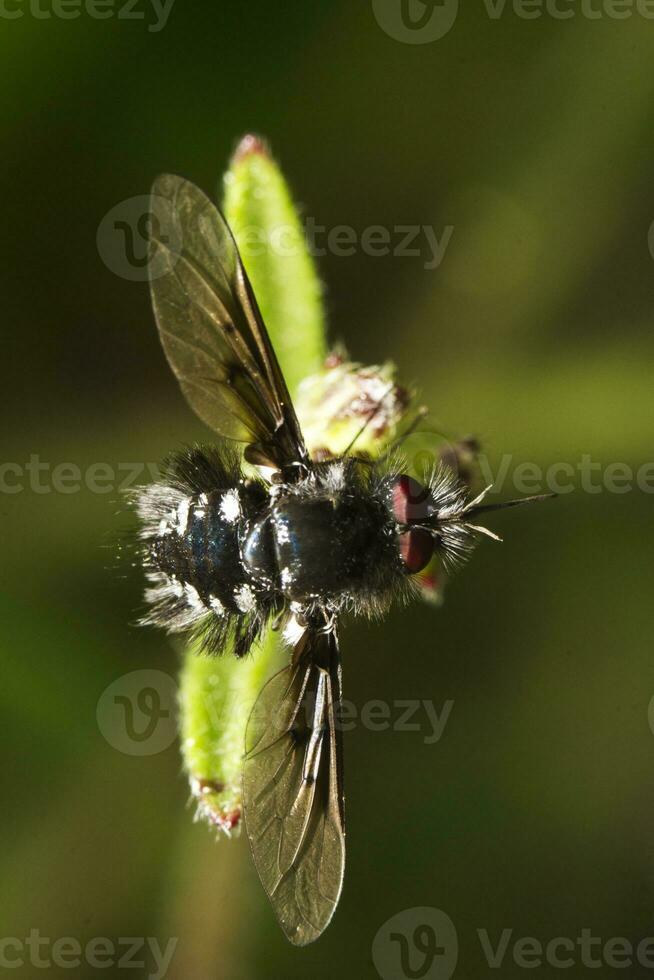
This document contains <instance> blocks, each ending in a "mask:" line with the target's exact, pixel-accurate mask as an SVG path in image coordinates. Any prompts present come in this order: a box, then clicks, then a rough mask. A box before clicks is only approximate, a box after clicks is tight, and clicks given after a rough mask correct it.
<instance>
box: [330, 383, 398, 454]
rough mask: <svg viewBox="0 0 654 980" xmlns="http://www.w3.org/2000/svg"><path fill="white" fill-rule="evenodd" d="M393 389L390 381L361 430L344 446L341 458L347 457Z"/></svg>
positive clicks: (393, 385) (393, 384)
mask: <svg viewBox="0 0 654 980" xmlns="http://www.w3.org/2000/svg"><path fill="white" fill-rule="evenodd" d="M394 387H395V383H394V382H393V381H391V383H390V384H389V386H388V388H387V389H386V391H384V392H383V394H382V395H380V397H379V398H378V399H377V401H376V402H375V404H374V405H373V407H372V409H371V410H370V412H368V414H367V416H366V420H365V422H364V423H363V425H362V426H361V428H360V429H359V431H358V432H356V433H355V435H354V438H353V439H352V440H351V441H350V443H349V445H348V446H346V448H345V450H344V452H343V456H349V454H350V451H351V449H352V447H353V446H354V445H355V443H356V442H357V441H358V440H359V439H360V438H361V436H362V435H363V433H364V432H365V431H366V429H367V428H368V426H369V425H370V423H371V422H372V421H373V419H374V417H375V415H376V414H377V412H378V411H379V410H380V408H381V407H382V405H383V404H384V401H385V400H386V398H387V397H388V395H390V393H391V392H392V390H393V388H394Z"/></svg>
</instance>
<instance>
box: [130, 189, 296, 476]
mask: <svg viewBox="0 0 654 980" xmlns="http://www.w3.org/2000/svg"><path fill="white" fill-rule="evenodd" d="M150 248H151V252H150V261H149V270H150V288H151V293H152V305H153V307H154V313H155V318H156V321H157V326H158V328H159V334H160V336H161V342H162V344H163V348H164V351H165V352H166V356H167V358H168V361H169V363H170V366H171V367H172V369H173V371H174V373H175V375H176V377H177V379H178V380H179V383H180V385H181V388H182V391H183V392H184V394H185V395H186V398H187V399H188V401H189V403H190V405H191V406H192V408H193V409H194V410H195V411H196V412H197V414H198V415H199V416H200V418H201V419H202V420H203V421H204V422H206V423H207V425H209V426H211V428H212V429H214V430H215V431H216V432H218V433H220V434H221V435H222V436H225V437H227V438H228V439H237V440H239V441H241V442H245V443H247V444H248V450H246V455H247V457H248V458H249V459H250V460H251V461H252V462H260V463H265V464H266V465H272V466H274V467H276V468H280V469H281V468H283V467H284V466H288V465H290V464H292V463H294V462H302V461H304V460H305V459H306V450H305V447H304V442H303V439H302V435H301V432H300V427H299V424H298V421H297V417H296V415H295V411H294V409H293V405H292V403H291V399H290V396H289V393H288V389H287V387H286V383H285V381H284V377H283V375H282V372H281V369H280V367H279V363H278V361H277V358H276V356H275V352H274V351H273V349H272V346H271V343H270V339H269V337H268V334H267V332H266V328H265V326H264V324H263V320H262V318H261V314H260V312H259V308H258V306H257V302H256V299H255V298H254V294H253V292H252V287H251V285H250V283H249V281H248V278H247V275H246V273H245V269H244V268H243V264H242V262H241V259H240V256H239V253H238V249H237V247H236V243H235V241H234V238H233V237H232V234H231V232H230V230H229V227H228V225H227V222H226V221H225V219H224V218H223V216H222V215H221V213H220V211H219V210H218V209H217V208H216V207H215V206H214V205H213V204H212V203H211V201H210V200H209V199H208V198H207V197H206V196H205V195H204V194H203V193H202V191H200V190H198V188H197V187H195V186H194V185H193V184H191V183H189V182H188V181H186V180H183V179H182V178H181V177H175V176H172V175H170V174H164V175H163V176H161V177H158V178H157V180H156V181H155V182H154V185H153V187H152V198H151V215H150Z"/></svg>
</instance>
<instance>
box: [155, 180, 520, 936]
mask: <svg viewBox="0 0 654 980" xmlns="http://www.w3.org/2000/svg"><path fill="white" fill-rule="evenodd" d="M152 194H153V198H152V201H153V211H154V213H155V215H156V217H157V222H156V223H153V225H152V233H151V240H152V248H153V253H152V258H151V263H150V266H151V270H152V272H151V290H152V301H153V306H154V312H155V317H156V321H157V326H158V328H159V333H160V336H161V341H162V344H163V347H164V350H165V353H166V356H167V358H168V361H169V363H170V366H171V367H172V369H173V371H174V373H175V375H176V376H177V378H178V380H179V383H180V385H181V388H182V391H183V392H184V394H185V395H186V398H187V399H188V401H189V403H190V404H191V406H192V407H193V408H194V409H195V411H196V412H197V413H198V415H199V416H200V418H202V419H203V420H204V422H206V423H207V424H208V425H209V426H210V427H211V428H212V429H213V430H214V431H215V432H217V433H218V435H219V436H220V437H221V439H220V441H219V442H218V443H217V445H215V446H213V447H211V448H194V449H190V450H187V451H186V452H183V453H179V454H177V455H175V456H173V457H172V458H171V460H170V462H169V466H168V472H167V476H166V478H165V480H164V481H162V482H161V483H158V484H155V485H153V486H151V487H149V488H146V489H144V490H143V491H141V492H140V494H139V497H138V511H139V514H140V517H141V520H142V531H141V538H142V541H143V559H144V563H145V566H146V570H147V574H148V577H149V579H150V583H151V584H150V588H149V589H148V590H147V593H146V598H147V600H148V603H149V613H148V615H147V616H146V617H145V619H144V622H148V623H152V624H155V625H158V626H162V627H164V628H166V629H167V630H169V631H172V632H184V631H191V632H193V633H195V634H196V635H198V636H201V637H202V642H203V645H204V647H205V648H206V649H207V650H208V651H209V652H211V653H221V652H223V651H224V650H226V649H227V648H228V647H232V648H233V649H234V651H235V653H236V656H237V657H242V656H244V655H245V654H246V653H247V652H248V650H249V649H250V647H251V646H252V644H253V643H254V641H255V640H256V639H257V638H258V637H259V636H260V635H261V633H262V631H263V630H264V628H265V627H266V626H267V625H268V624H270V623H272V622H273V621H275V622H277V623H280V622H281V623H283V624H284V626H285V635H286V637H287V639H288V640H289V641H290V643H291V644H292V647H293V652H292V657H291V661H290V664H289V666H288V667H286V668H285V669H284V670H282V671H281V672H280V673H278V674H277V675H275V676H274V677H273V678H272V680H270V681H269V682H268V683H267V684H266V685H265V687H264V688H263V690H262V692H261V693H260V695H259V698H258V700H257V702H256V704H255V707H254V709H253V711H252V715H251V717H250V720H249V723H248V727H247V735H246V747H245V756H244V765H243V787H242V788H243V806H244V813H245V822H246V827H247V833H248V837H249V840H250V845H251V849H252V854H253V857H254V861H255V864H256V867H257V870H258V873H259V876H260V878H261V881H262V884H263V886H264V888H265V890H266V892H267V894H268V896H269V898H270V901H271V902H272V905H273V907H274V909H275V911H276V913H277V916H278V918H279V921H280V924H281V926H282V928H283V930H284V932H285V933H286V935H287V936H288V938H289V939H290V940H291V942H293V943H295V944H297V945H304V944H306V943H309V942H312V941H313V940H314V939H316V938H317V937H318V936H319V935H320V934H321V933H322V931H323V930H324V929H325V927H326V926H327V924H328V923H329V921H330V919H331V917H332V915H333V912H334V909H335V907H336V904H337V902H338V899H339V896H340V892H341V887H342V881H343V870H344V863H345V836H344V817H343V771H342V746H341V734H340V731H339V725H338V724H337V719H338V713H339V704H340V701H341V665H340V655H339V648H338V638H337V621H338V617H339V616H340V615H341V614H342V613H344V612H354V613H357V614H366V615H369V616H378V615H380V614H382V613H384V612H385V611H386V609H387V608H388V606H389V604H390V602H391V600H393V599H394V598H397V597H400V598H402V597H404V598H410V597H411V596H412V595H413V594H417V591H418V589H417V587H416V585H415V579H414V576H415V574H416V573H418V572H420V571H421V570H422V569H423V568H424V567H425V566H426V565H427V563H428V562H429V560H430V559H431V557H432V555H433V553H434V551H435V550H436V551H438V552H439V553H440V554H441V555H442V557H443V559H444V560H445V562H446V563H449V564H452V563H457V562H459V561H460V560H462V559H464V558H465V557H466V556H467V554H468V552H469V551H470V549H471V548H472V546H473V544H474V541H475V538H476V537H477V535H478V534H479V533H481V532H484V533H487V534H491V532H489V531H487V530H486V529H484V528H481V527H478V526H477V525H476V524H473V523H471V521H472V518H473V517H474V515H476V514H478V513H479V512H480V511H482V510H490V509H495V508H494V507H493V506H488V505H483V504H482V503H481V498H482V497H483V494H482V495H480V497H478V498H476V499H475V500H472V501H468V500H467V491H466V490H465V489H464V488H463V487H462V485H460V484H459V483H458V482H457V480H456V479H455V477H454V476H453V475H452V474H451V473H450V471H449V470H447V469H441V470H439V471H436V472H435V473H434V474H433V475H432V477H431V478H429V479H428V480H427V481H426V485H425V486H422V485H421V484H420V483H418V482H417V481H416V480H415V479H413V478H412V477H410V476H408V475H406V474H405V473H404V472H402V466H401V464H399V463H397V462H393V457H392V455H391V457H389V458H388V459H386V460H384V461H378V462H375V461H373V460H371V459H369V458H367V457H361V458H358V457H356V456H355V455H353V454H352V453H346V454H345V455H343V456H341V457H338V458H333V459H328V460H327V461H322V462H315V461H312V459H311V458H310V457H309V454H308V452H307V449H306V447H305V444H304V442H303V438H302V432H301V430H300V425H299V423H298V419H297V417H296V414H295V411H294V409H293V404H292V402H291V399H290V396H289V393H288V390H287V387H286V383H285V381H284V377H283V375H282V372H281V370H280V366H279V364H278V361H277V358H276V356H275V352H274V350H273V348H272V346H271V343H270V340H269V338H268V334H267V332H266V328H265V326H264V323H263V321H262V318H261V314H260V312H259V309H258V306H257V302H256V299H255V297H254V294H253V291H252V287H251V285H250V283H249V280H248V277H247V275H246V273H245V270H244V268H243V264H242V262H241V259H240V256H239V253H238V250H237V247H236V244H235V241H234V239H233V237H232V234H231V232H230V230H229V227H228V225H227V223H226V222H225V220H224V218H223V217H222V215H221V214H220V212H219V211H218V209H217V208H216V207H214V205H213V204H212V203H211V202H210V201H209V199H208V198H207V197H206V196H205V195H204V194H203V193H202V192H201V191H199V190H198V189H197V188H196V187H195V186H194V185H193V184H191V183H189V182H188V181H185V180H183V179H181V178H179V177H175V176H170V175H165V176H162V177H160V178H158V179H157V181H156V182H155V184H154V186H153V191H152ZM171 243H174V245H173V244H171ZM227 440H236V441H237V442H240V443H244V444H245V447H246V448H245V452H244V456H245V459H246V460H247V461H248V462H249V463H251V464H255V465H256V466H258V467H260V468H261V470H260V472H261V473H268V474H269V479H264V478H263V476H262V477H261V478H256V479H253V478H252V477H251V476H248V475H246V474H245V473H244V472H243V469H242V466H241V461H240V457H239V455H238V454H237V453H236V452H235V451H234V449H232V448H231V447H230V444H229V442H228V441H227ZM512 503H513V502H512ZM500 506H506V505H500ZM491 536H494V535H492V534H491ZM273 721H274V724H273Z"/></svg>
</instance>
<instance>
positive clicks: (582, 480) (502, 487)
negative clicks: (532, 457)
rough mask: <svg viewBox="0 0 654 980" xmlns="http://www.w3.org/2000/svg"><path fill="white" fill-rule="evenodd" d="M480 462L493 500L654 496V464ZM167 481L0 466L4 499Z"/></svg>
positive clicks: (69, 465) (422, 463)
mask: <svg viewBox="0 0 654 980" xmlns="http://www.w3.org/2000/svg"><path fill="white" fill-rule="evenodd" d="M405 455H406V457H407V459H408V460H409V461H410V463H411V467H412V468H413V469H414V470H415V471H416V472H417V473H422V472H425V471H427V472H428V471H429V470H431V468H432V467H433V466H434V464H438V459H439V456H438V455H437V454H436V453H435V452H432V451H429V450H425V449H420V450H419V451H417V452H416V453H411V451H407V452H405ZM477 461H478V465H479V470H480V474H481V478H482V480H483V482H484V484H485V485H486V486H492V488H493V494H494V495H497V494H500V493H518V494H523V493H524V494H534V493H547V492H549V493H557V494H568V493H574V492H581V493H588V494H600V493H611V494H626V493H630V492H640V493H648V494H649V493H654V461H645V462H643V463H641V464H640V465H637V466H634V465H631V464H629V463H625V462H621V461H619V460H616V461H611V462H608V463H603V462H600V461H599V460H597V459H593V457H592V456H591V455H590V454H589V453H584V454H583V455H582V456H581V458H580V459H578V460H576V461H574V462H572V461H570V460H560V461H557V462H553V463H550V464H549V465H547V466H541V465H540V464H538V463H533V462H528V461H524V460H520V461H518V462H516V461H515V457H514V456H513V454H511V453H505V454H504V455H502V456H501V457H500V458H499V460H498V461H497V463H491V462H490V460H489V459H488V457H487V456H485V455H484V454H483V453H482V454H481V455H479V456H478V458H477ZM165 477H166V473H165V470H164V469H162V467H161V466H160V465H159V464H158V463H154V462H147V463H144V462H135V461H133V462H121V463H106V462H94V463H90V464H88V465H87V466H85V467H82V466H80V465H79V464H78V463H73V462H57V463H51V462H49V461H47V460H44V459H42V458H41V456H40V455H39V454H38V453H31V454H30V456H29V457H28V458H27V459H26V460H24V461H21V462H18V461H4V462H0V495H2V494H5V495H7V496H13V495H15V494H19V493H34V494H51V493H60V494H64V495H69V494H75V493H81V492H83V491H88V492H89V493H93V494H111V493H121V492H122V491H125V490H131V489H133V488H134V487H136V486H137V485H139V484H143V483H150V482H152V481H154V480H160V479H165Z"/></svg>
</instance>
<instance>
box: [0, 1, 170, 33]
mask: <svg viewBox="0 0 654 980" xmlns="http://www.w3.org/2000/svg"><path fill="white" fill-rule="evenodd" d="M174 2H175V0H0V19H1V20H18V19H19V18H21V17H32V18H33V19H34V20H51V19H53V18H54V19H55V20H76V19H77V18H78V17H81V16H82V15H84V16H86V17H89V18H90V19H91V20H108V19H110V18H111V17H115V18H116V20H124V21H135V20H136V21H146V20H147V21H148V31H150V33H151V34H156V33H158V32H159V31H161V30H163V29H164V27H165V26H166V24H167V23H168V18H169V17H170V12H171V10H172V9H173V4H174Z"/></svg>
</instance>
